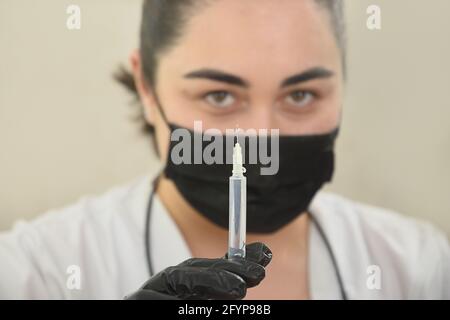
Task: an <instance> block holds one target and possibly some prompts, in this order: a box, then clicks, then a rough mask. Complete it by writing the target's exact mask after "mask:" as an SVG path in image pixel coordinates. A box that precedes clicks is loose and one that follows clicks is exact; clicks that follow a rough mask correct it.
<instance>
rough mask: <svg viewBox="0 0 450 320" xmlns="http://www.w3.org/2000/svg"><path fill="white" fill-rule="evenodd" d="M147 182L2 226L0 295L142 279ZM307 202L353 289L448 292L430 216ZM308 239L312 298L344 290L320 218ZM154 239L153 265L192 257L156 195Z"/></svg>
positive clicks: (370, 293)
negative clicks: (427, 218)
mask: <svg viewBox="0 0 450 320" xmlns="http://www.w3.org/2000/svg"><path fill="white" fill-rule="evenodd" d="M150 190H151V177H149V176H145V177H141V178H139V179H136V180H135V181H133V182H132V183H130V184H127V185H125V186H122V187H118V188H115V189H112V190H110V191H109V192H107V193H105V194H104V195H102V196H99V197H85V198H83V199H81V200H80V201H79V202H78V203H76V204H74V205H72V206H69V207H66V208H63V209H61V210H54V211H51V212H48V213H47V214H45V215H42V216H41V217H39V218H38V219H35V220H34V221H31V222H19V223H17V224H16V225H15V226H14V228H13V229H12V230H11V231H8V232H4V233H0V298H3V299H10V298H11V299H30V298H31V299H122V298H123V297H124V296H125V295H127V294H129V293H132V292H133V291H135V290H136V289H138V288H139V287H140V286H141V285H142V284H143V283H144V282H145V281H146V280H147V279H148V277H149V274H148V270H147V262H146V257H145V245H144V221H145V214H146V206H147V202H148V197H149V194H150ZM310 210H311V212H312V213H313V214H314V216H315V217H316V219H317V220H318V221H319V222H320V224H321V225H322V228H323V229H324V231H325V234H326V235H327V237H328V239H329V241H330V243H331V246H332V248H333V251H334V253H335V256H336V260H337V263H338V265H339V268H340V271H341V274H342V278H343V283H344V286H345V290H346V292H347V295H348V297H349V298H350V299H392V298H394V299H397V298H398V299H449V298H450V250H449V244H448V241H447V239H446V237H445V236H444V235H443V234H442V233H441V232H439V231H437V230H436V229H434V228H433V227H432V226H431V225H429V224H427V223H423V222H418V221H416V220H413V219H410V218H406V217H403V216H400V215H398V214H396V213H393V212H390V211H387V210H383V209H379V208H374V207H370V206H367V205H362V204H359V203H356V202H353V201H350V200H348V199H344V198H342V197H340V196H337V195H333V194H329V193H325V192H319V194H318V195H317V196H316V197H315V199H314V200H313V203H312V204H311V207H310ZM309 245H310V248H309V254H310V256H309V264H310V265H309V270H310V279H309V287H310V292H311V296H312V298H314V299H340V298H341V296H340V291H339V286H338V282H337V278H336V275H335V271H334V268H333V265H332V262H331V259H330V256H329V254H328V251H327V250H326V247H325V245H324V242H323V240H322V238H321V237H320V236H319V233H318V231H317V229H316V228H314V227H312V229H311V232H310V241H309ZM150 248H151V252H152V260H153V264H154V269H155V271H156V272H158V271H160V270H162V269H164V268H166V267H168V266H171V265H176V264H178V263H180V262H182V261H184V260H185V259H188V258H190V257H191V254H190V251H189V248H188V246H187V244H186V243H185V241H184V239H183V237H182V235H181V233H180V231H179V229H178V228H177V225H176V224H175V223H174V221H173V220H172V219H171V217H170V215H169V214H168V213H167V211H166V210H165V208H164V206H163V205H162V203H161V202H160V200H159V199H158V197H157V196H156V197H155V199H154V204H153V211H152V221H151V239H150ZM275 256H276V252H275V253H274V257H275ZM71 266H72V267H71ZM73 266H75V267H73ZM371 266H372V267H371ZM373 266H378V268H377V267H373ZM74 270H75V271H74ZM374 270H375V273H370V272H373V271H374ZM78 271H79V272H78ZM368 272H369V273H368ZM78 276H79V277H78ZM74 277H75V278H74ZM374 277H376V278H374ZM74 279H76V280H75V282H72V281H73V280H74ZM377 279H380V280H381V282H380V285H381V287H379V289H378V286H377V284H378V282H377ZM77 280H80V282H77ZM74 283H76V284H79V285H80V288H79V289H77V285H75V286H74ZM250 290H251V289H250Z"/></svg>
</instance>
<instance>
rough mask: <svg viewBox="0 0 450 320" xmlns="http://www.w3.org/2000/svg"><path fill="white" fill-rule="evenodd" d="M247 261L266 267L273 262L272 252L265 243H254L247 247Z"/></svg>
mask: <svg viewBox="0 0 450 320" xmlns="http://www.w3.org/2000/svg"><path fill="white" fill-rule="evenodd" d="M245 259H246V260H249V261H252V262H255V263H257V264H260V265H262V266H263V267H265V266H267V265H268V264H269V263H270V261H271V260H272V251H271V250H270V249H269V247H267V246H266V245H265V244H264V243H261V242H254V243H251V244H249V245H247V246H246V247H245Z"/></svg>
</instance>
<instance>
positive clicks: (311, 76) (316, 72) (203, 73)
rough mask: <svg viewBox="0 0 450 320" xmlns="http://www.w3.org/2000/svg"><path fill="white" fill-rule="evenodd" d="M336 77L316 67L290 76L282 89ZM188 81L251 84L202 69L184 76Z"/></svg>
mask: <svg viewBox="0 0 450 320" xmlns="http://www.w3.org/2000/svg"><path fill="white" fill-rule="evenodd" d="M333 75H334V73H333V72H332V71H331V70H328V69H325V68H322V67H315V68H311V69H308V70H306V71H303V72H301V73H299V74H296V75H293V76H290V77H288V78H286V79H285V80H283V81H282V82H281V84H280V88H284V87H288V86H292V85H294V84H298V83H302V82H307V81H311V80H315V79H324V78H330V77H332V76H333ZM184 77H185V78H186V79H207V80H213V81H218V82H224V83H227V84H231V85H235V86H239V87H244V88H249V87H250V83H248V82H247V81H245V80H244V79H242V78H241V77H239V76H236V75H233V74H230V73H226V72H223V71H220V70H216V69H200V70H195V71H191V72H189V73H186V74H185V75H184Z"/></svg>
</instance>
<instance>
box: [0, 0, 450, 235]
mask: <svg viewBox="0 0 450 320" xmlns="http://www.w3.org/2000/svg"><path fill="white" fill-rule="evenodd" d="M69 4H78V5H79V6H80V7H81V10H82V28H81V30H79V31H69V30H67V28H66V18H67V14H66V8H67V6H68V5H69ZM140 4H141V1H140V0H127V1H123V0H96V1H89V0H72V1H67V0H41V1H32V0H0V229H7V228H9V227H10V226H11V225H12V223H13V221H14V220H16V219H19V218H26V219H29V218H32V217H35V216H37V215H39V214H41V213H43V212H45V211H46V210H47V209H49V208H53V207H59V206H62V205H65V204H68V203H70V202H73V201H75V200H76V199H78V198H79V197H80V196H82V195H85V194H92V193H99V192H102V191H104V190H107V189H108V188H109V187H111V186H113V185H116V184H120V183H123V182H127V181H128V180H129V179H132V178H133V177H135V176H138V175H141V174H143V173H146V172H148V171H153V170H155V168H157V167H158V163H157V162H156V160H155V157H154V155H153V154H152V151H151V144H150V141H149V140H148V139H147V138H146V137H144V136H142V135H141V134H140V133H139V131H138V130H137V125H136V124H135V123H133V121H132V120H131V117H132V115H133V112H132V108H131V107H130V106H129V105H128V102H129V101H130V97H129V96H128V95H127V94H126V93H125V92H124V91H123V89H121V88H120V87H119V86H118V85H116V84H115V83H114V82H113V81H112V80H111V73H112V72H113V70H114V68H115V67H116V66H117V65H118V64H119V63H122V62H127V57H128V54H129V52H130V51H131V50H132V49H133V48H134V47H135V46H137V43H138V42H137V40H138V26H139V22H140ZM370 4H378V5H380V6H381V9H382V30H381V31H369V30H368V29H367V28H366V17H367V15H366V8H367V7H368V6H369V5H370ZM347 5H348V6H347V12H348V17H347V20H348V24H349V26H348V28H349V39H350V42H349V81H348V87H347V92H348V93H347V96H348V98H347V103H346V106H345V114H344V126H343V130H342V132H341V136H340V141H339V143H338V170H337V172H336V176H335V180H334V182H333V184H332V185H331V186H330V187H329V189H332V190H333V191H336V192H338V193H340V194H343V195H345V196H348V197H351V198H353V199H356V200H360V201H364V202H368V203H370V204H374V205H378V206H383V207H388V208H391V209H394V210H397V211H400V212H401V213H403V214H405V215H411V216H415V217H420V218H423V219H427V220H429V221H432V222H433V223H435V224H436V225H438V226H439V227H440V228H442V229H444V230H445V231H446V232H447V233H448V234H450V215H449V213H450V98H449V91H450V40H449V39H450V19H448V16H449V14H450V1H448V0H433V1H425V0H395V1H388V0H372V1H368V0H358V1H349V0H347Z"/></svg>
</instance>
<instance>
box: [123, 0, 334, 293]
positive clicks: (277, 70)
mask: <svg viewBox="0 0 450 320" xmlns="http://www.w3.org/2000/svg"><path fill="white" fill-rule="evenodd" d="M130 61H131V65H132V68H133V73H134V76H135V81H136V85H137V87H138V91H139V94H140V98H141V101H142V103H143V105H144V108H145V114H146V119H147V121H148V122H149V123H151V124H153V125H154V127H155V134H156V139H157V143H158V148H159V152H160V154H161V155H162V156H161V157H162V159H161V160H162V161H163V162H165V161H166V154H167V152H168V141H169V130H168V128H167V126H166V124H165V123H164V121H163V119H162V117H161V115H160V113H159V112H158V109H157V107H156V100H155V95H154V93H155V92H156V94H157V96H158V99H159V101H160V103H161V105H162V107H163V108H164V110H165V113H166V115H167V118H168V119H169V121H170V122H172V123H175V124H178V125H181V126H184V127H188V128H193V123H194V121H195V120H202V121H203V129H207V128H217V129H220V130H223V131H224V130H225V129H227V128H231V129H232V128H236V126H239V127H240V128H243V129H248V128H254V129H279V130H280V134H286V135H302V134H312V133H324V132H329V131H331V130H332V129H334V128H335V127H336V126H338V124H339V120H340V114H341V105H342V98H343V80H342V66H341V56H340V52H339V49H338V46H337V43H336V40H335V38H334V36H333V30H332V29H331V25H330V23H329V16H328V12H326V11H325V10H324V9H322V8H320V7H318V6H317V5H316V4H315V3H314V1H312V0H308V1H291V0H277V1H272V0H258V1H241V0H216V1H213V2H211V4H209V5H208V6H207V7H205V8H202V9H201V10H200V11H198V12H197V13H195V15H193V16H192V17H190V20H189V23H188V25H187V26H186V27H185V29H184V31H183V34H182V36H181V38H180V39H179V41H178V42H177V43H176V45H175V46H174V47H172V48H171V49H170V50H169V51H168V52H166V53H165V54H164V55H163V56H162V57H161V58H160V59H159V67H158V71H157V76H156V78H157V82H156V86H155V87H150V86H149V85H148V84H147V82H146V81H145V79H144V77H143V75H142V72H141V59H140V54H139V51H138V50H136V51H134V52H133V53H132V54H131V58H130ZM205 69H208V70H215V71H220V72H222V73H226V74H227V75H233V76H234V77H238V78H240V79H242V81H243V82H245V83H246V84H247V86H240V85H235V84H230V83H224V82H222V81H217V80H213V79H210V78H208V79H206V78H199V77H194V76H192V72H196V74H197V76H198V73H199V72H198V71H199V70H205ZM311 70H313V71H314V70H315V71H317V70H322V71H321V72H319V74H322V76H319V77H317V72H316V74H315V77H313V78H312V79H309V80H308V81H303V82H299V83H293V84H290V85H288V86H286V87H284V88H280V84H281V83H283V82H284V81H285V80H286V79H287V78H290V77H292V76H294V75H298V74H303V73H304V72H306V71H311ZM323 70H326V72H324V71H323ZM313 73H314V72H313ZM187 74H191V76H186V75H187ZM324 74H326V76H325V75H324ZM158 195H159V197H160V199H161V201H162V202H163V204H164V205H165V207H166V208H167V210H168V211H169V213H170V215H171V216H172V218H173V219H174V221H175V222H176V223H177V225H178V227H179V229H180V231H181V232H182V234H183V236H184V238H185V240H186V242H187V244H188V246H189V248H190V250H191V253H192V255H193V256H195V257H218V256H223V254H224V251H226V248H227V236H228V233H227V231H226V230H223V229H221V228H219V227H218V226H216V225H214V224H213V223H211V222H209V221H207V220H206V219H205V218H204V217H203V216H202V215H200V214H199V213H198V212H196V210H195V209H193V208H192V207H191V206H190V205H189V203H187V202H186V201H185V200H184V198H183V197H182V196H181V194H180V193H179V192H178V191H177V190H176V188H175V186H174V184H173V183H172V182H171V181H169V180H167V179H166V178H163V179H162V180H161V184H160V187H159V190H158ZM309 224H310V221H309V220H308V217H307V215H304V214H303V215H300V216H299V217H298V218H297V219H295V220H294V221H293V222H291V223H290V224H289V225H287V226H285V227H283V228H282V229H280V230H278V231H276V232H275V233H272V234H268V235H256V234H247V242H248V243H250V242H254V241H261V242H264V243H266V244H267V245H268V246H269V248H271V250H272V252H273V260H272V262H271V264H270V265H269V266H268V267H267V270H266V279H265V280H264V281H263V282H262V283H261V284H260V285H259V286H257V287H256V288H252V289H250V290H249V291H248V293H247V297H246V298H250V299H308V298H310V290H309V282H308V236H309V232H308V230H309Z"/></svg>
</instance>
